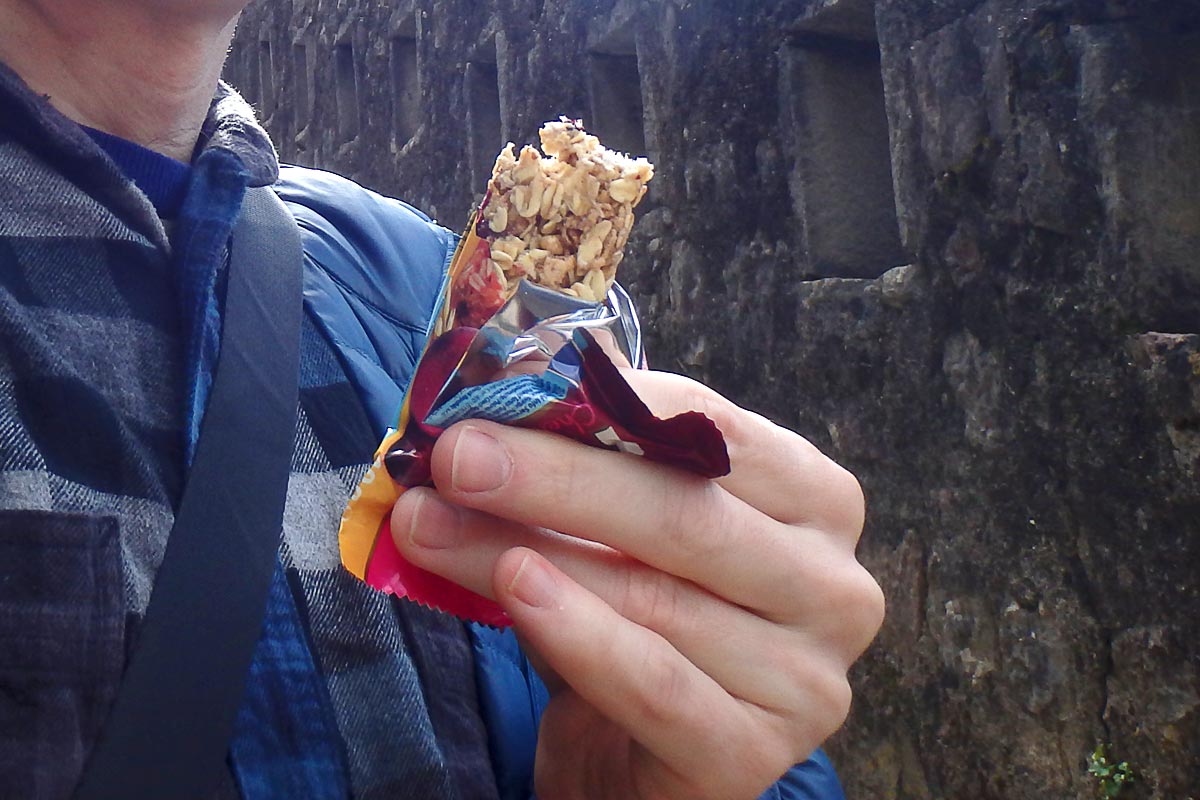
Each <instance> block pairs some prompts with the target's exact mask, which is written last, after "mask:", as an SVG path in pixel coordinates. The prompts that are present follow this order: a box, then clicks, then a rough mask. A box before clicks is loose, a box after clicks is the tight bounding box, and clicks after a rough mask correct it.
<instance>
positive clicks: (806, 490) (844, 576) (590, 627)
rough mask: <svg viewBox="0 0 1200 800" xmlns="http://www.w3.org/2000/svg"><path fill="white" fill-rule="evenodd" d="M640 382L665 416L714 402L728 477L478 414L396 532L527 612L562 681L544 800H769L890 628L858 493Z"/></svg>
mask: <svg viewBox="0 0 1200 800" xmlns="http://www.w3.org/2000/svg"><path fill="white" fill-rule="evenodd" d="M625 375H626V378H627V379H628V380H629V382H630V384H631V385H632V386H633V387H634V389H635V390H636V391H637V392H638V394H639V395H641V396H642V398H643V399H644V400H645V401H646V403H647V405H648V406H649V407H650V408H651V410H652V411H654V412H655V413H656V414H659V415H660V416H670V415H673V414H676V413H679V412H681V411H684V410H689V409H691V410H697V411H701V412H703V413H705V414H706V415H708V416H709V418H710V419H712V420H713V421H714V422H715V423H716V424H717V426H718V427H719V428H720V429H721V431H722V432H723V433H724V435H725V439H726V443H727V445H728V448H729V454H730V460H731V463H732V471H731V473H730V474H729V475H728V476H726V477H724V478H721V479H718V480H715V481H712V480H706V479H702V478H699V477H696V476H694V475H691V474H688V473H685V472H682V471H680V470H677V469H674V468H671V467H666V466H662V465H658V464H653V463H651V462H649V461H647V460H645V459H642V458H638V457H635V456H630V455H626V454H624V453H617V452H610V451H606V450H600V449H596V448H590V447H586V446H583V445H580V444H578V443H576V442H573V441H570V440H568V439H566V438H563V437H560V436H556V435H553V434H548V433H544V432H538V431H530V430H522V429H517V428H509V427H505V426H501V425H496V424H494V423H488V422H477V421H476V422H465V423H460V424H459V425H456V426H454V427H452V428H450V429H449V430H448V431H447V432H446V433H445V434H444V435H443V436H442V438H441V439H440V440H439V442H438V444H437V446H436V447H435V449H434V454H433V474H434V480H435V483H436V485H437V487H438V489H437V490H434V489H413V490H409V491H408V492H406V493H405V494H404V495H403V496H402V497H401V499H400V501H399V502H398V503H397V504H396V507H395V509H394V511H393V514H392V519H391V529H392V535H393V537H394V538H395V541H396V544H397V546H398V547H399V548H400V550H401V552H402V553H403V554H404V555H405V557H407V558H408V559H410V560H411V561H412V562H413V563H415V564H418V565H419V566H422V567H424V568H426V569H428V570H430V571H432V572H435V573H438V574H440V575H443V576H445V577H447V578H449V579H451V580H453V581H455V582H457V583H459V584H461V585H463V586H465V587H467V588H469V589H471V590H473V591H475V592H478V593H479V594H482V595H485V596H487V597H490V598H492V599H494V600H495V601H496V602H498V603H499V604H500V605H501V606H502V607H503V608H504V609H505V611H507V612H508V613H509V615H510V616H511V617H512V619H513V621H514V625H515V628H516V630H517V632H518V635H519V636H521V638H522V640H523V642H524V645H525V647H526V650H527V652H529V654H530V656H531V658H532V659H533V660H534V661H535V665H536V666H537V668H538V671H539V674H540V675H541V676H542V677H543V678H544V679H545V680H546V683H547V685H548V686H549V688H550V691H551V702H550V704H549V706H548V707H547V709H546V712H545V716H544V717H543V719H542V724H541V730H540V733H539V744H538V751H537V763H536V775H535V781H536V785H537V792H538V796H539V797H541V798H545V800H573V799H574V798H589V799H596V798H612V800H616V799H617V798H621V799H622V800H650V799H651V798H655V799H658V798H689V800H696V799H697V798H713V799H714V800H716V799H718V798H719V800H739V799H740V798H746V799H747V800H753V798H757V797H758V796H759V795H760V794H761V793H762V792H763V791H764V790H765V789H766V788H768V787H769V786H770V785H771V784H772V783H773V782H774V781H775V780H777V779H778V777H779V776H780V775H782V774H783V773H784V772H785V771H786V770H787V769H788V768H790V767H791V766H792V765H793V764H795V763H798V762H799V761H802V760H804V759H805V758H806V757H807V756H808V755H809V754H810V753H811V752H812V751H813V750H814V749H815V748H816V747H818V746H819V745H820V744H821V742H822V741H824V740H825V738H826V737H828V736H829V735H830V734H831V733H833V731H835V730H836V729H837V728H838V727H839V726H840V725H841V724H842V722H843V721H844V719H845V717H846V714H847V713H848V711H849V707H850V698H851V691H850V687H849V684H848V682H847V679H846V672H847V670H848V668H849V667H850V665H851V664H852V663H853V662H854V661H855V660H856V659H857V658H858V656H859V655H861V653H862V651H863V650H864V649H865V648H866V647H867V645H868V644H869V643H870V642H871V640H872V639H873V638H874V636H875V634H876V632H877V631H878V629H879V626H880V625H881V623H882V620H883V609H884V601H883V594H882V592H881V591H880V589H879V586H878V584H877V583H876V582H875V580H874V579H873V578H872V577H871V576H870V575H869V574H868V573H867V572H866V570H865V569H864V568H863V567H862V566H861V565H860V564H859V562H858V561H857V559H856V558H855V546H856V543H857V541H858V537H859V535H860V533H861V530H862V526H863V515H864V506H863V497H862V491H861V489H860V488H859V484H858V482H857V481H856V480H855V479H854V477H853V476H851V475H850V473H848V472H846V471H845V470H844V469H842V468H841V467H839V466H838V465H836V464H835V463H834V462H833V461H831V460H829V459H828V458H826V457H825V456H823V455H822V454H821V453H820V452H819V451H818V450H817V449H816V448H815V447H813V446H812V445H811V444H809V443H808V442H807V441H805V440H804V439H803V438H801V437H800V436H798V435H796V434H794V433H792V432H790V431H787V430H785V429H783V428H780V427H778V426H776V425H773V424H772V423H771V422H769V421H768V420H766V419H765V418H763V417H761V416H758V415H757V414H753V413H751V412H749V411H746V410H744V409H741V408H739V407H737V406H736V405H734V404H733V403H731V402H730V401H728V400H726V399H724V398H723V397H721V396H720V395H718V394H716V393H715V392H712V391H711V390H709V389H707V388H705V387H704V386H702V385H700V384H698V383H695V382H693V381H690V380H688V379H686V378H682V377H679V376H675V375H668V374H665V373H651V372H642V371H633V370H629V371H626V373H625Z"/></svg>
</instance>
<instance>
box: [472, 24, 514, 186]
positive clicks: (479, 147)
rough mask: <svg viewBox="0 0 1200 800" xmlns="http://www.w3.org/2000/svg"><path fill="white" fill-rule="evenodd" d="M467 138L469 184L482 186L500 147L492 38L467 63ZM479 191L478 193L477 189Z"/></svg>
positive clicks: (494, 51)
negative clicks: (469, 165) (469, 166)
mask: <svg viewBox="0 0 1200 800" xmlns="http://www.w3.org/2000/svg"><path fill="white" fill-rule="evenodd" d="M464 79H465V81H466V87H465V88H466V92H465V95H466V102H467V139H468V141H469V143H470V144H469V148H470V155H471V183H472V185H473V186H477V187H483V186H484V185H485V184H486V183H487V180H488V178H489V177H491V174H492V164H493V162H494V161H495V160H496V153H498V152H499V151H500V148H501V147H502V146H503V144H504V143H503V141H502V140H501V138H502V134H501V123H502V121H501V118H500V76H499V72H498V70H497V68H496V43H495V40H494V39H493V40H492V41H491V42H489V43H488V44H487V45H485V46H484V47H482V48H480V50H479V52H477V53H476V56H475V59H473V60H471V61H468V62H467V69H466V75H465V77H464ZM477 191H480V190H477Z"/></svg>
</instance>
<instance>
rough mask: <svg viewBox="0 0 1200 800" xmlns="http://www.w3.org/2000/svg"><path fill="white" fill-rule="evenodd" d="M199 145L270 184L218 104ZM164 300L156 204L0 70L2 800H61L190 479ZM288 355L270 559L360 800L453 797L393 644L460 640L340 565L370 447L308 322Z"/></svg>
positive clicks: (226, 96)
mask: <svg viewBox="0 0 1200 800" xmlns="http://www.w3.org/2000/svg"><path fill="white" fill-rule="evenodd" d="M205 135H206V138H207V141H208V145H207V146H208V147H225V148H228V149H230V150H231V151H235V152H237V153H238V154H239V157H241V158H242V160H243V162H244V164H245V165H246V167H247V169H248V170H249V172H250V174H251V179H252V180H251V182H252V183H253V184H254V185H264V184H269V183H271V182H273V180H274V179H275V174H276V170H277V165H276V162H275V157H274V152H273V150H272V149H271V147H270V144H269V142H268V141H267V139H266V137H265V135H264V134H263V133H262V131H261V130H260V129H259V128H258V127H257V125H256V124H255V123H254V121H253V118H252V115H251V114H250V112H249V109H248V108H247V107H246V106H245V105H244V104H243V103H242V101H241V100H240V98H238V97H237V96H236V94H234V93H232V92H231V91H230V90H227V89H225V88H222V90H221V91H220V92H219V93H218V97H217V100H216V101H215V102H214V106H213V111H212V112H211V114H210V118H209V120H208V122H207V123H206V126H205ZM176 293H177V285H176V277H175V276H174V275H173V274H172V270H171V252H170V246H169V244H168V237H167V234H166V231H165V230H164V228H163V225H162V223H161V222H160V221H159V219H158V217H157V216H156V215H155V213H154V210H153V208H152V207H151V206H150V204H149V202H148V201H147V200H146V199H145V197H144V196H142V195H141V194H140V193H139V192H138V191H137V190H136V189H135V188H134V187H133V186H132V185H131V184H130V183H129V181H128V180H126V179H125V178H124V177H123V176H122V175H121V174H120V173H119V171H118V170H117V169H116V167H115V165H113V164H112V162H111V161H109V160H108V158H107V157H106V156H105V155H104V154H103V153H102V152H101V151H100V150H99V148H98V147H96V146H95V145H94V144H93V143H92V142H91V140H90V139H88V137H87V136H86V135H85V134H83V133H82V132H81V131H80V130H79V129H78V128H77V127H76V126H75V125H74V124H73V123H71V122H70V121H69V120H66V119H65V118H63V117H61V116H60V115H59V114H57V113H56V112H55V111H54V110H53V109H51V108H50V106H49V105H48V104H47V103H46V102H45V101H44V100H43V99H42V98H40V97H38V96H36V95H34V94H32V93H31V92H29V91H28V89H27V88H26V87H25V86H24V85H23V84H22V83H21V81H20V79H19V78H18V77H17V76H16V75H15V74H13V73H12V72H11V71H9V70H7V68H5V67H4V66H3V65H0V800H7V799H8V798H13V800H16V799H17V798H21V800H29V799H30V798H60V797H66V796H68V795H69V793H70V791H71V788H72V787H73V785H74V781H75V780H76V778H77V776H78V774H79V773H80V770H81V769H82V766H83V764H84V762H85V760H86V758H87V756H88V753H89V750H90V748H91V746H92V743H93V742H94V740H95V737H96V735H97V732H98V731H99V729H100V726H101V725H102V724H103V721H104V717H105V714H106V712H107V709H108V707H109V704H110V703H111V701H112V697H113V694H114V692H115V688H116V686H117V685H118V683H119V680H120V675H121V670H122V668H123V664H124V660H125V657H126V655H127V653H128V651H129V648H130V647H131V646H132V645H133V643H134V642H135V641H136V633H137V628H138V623H139V621H140V619H141V616H142V614H143V613H144V611H145V608H146V604H147V602H148V599H149V594H150V589H151V586H152V585H153V581H154V575H155V572H156V570H157V568H158V566H159V563H160V562H161V559H162V555H163V551H164V548H165V544H166V540H167V536H168V533H169V531H170V528H171V525H172V522H173V518H174V517H173V509H174V508H175V506H176V504H177V503H178V501H179V498H180V495H181V492H182V486H183V480H184V475H183V469H182V464H183V443H184V433H183V425H184V420H183V409H184V405H185V397H184V393H185V391H186V390H185V376H184V366H183V352H182V348H183V344H182V342H183V340H184V335H183V331H181V329H180V328H181V325H180V323H179V320H178V313H177V309H178V298H177V294H176ZM430 301H431V298H414V299H413V302H415V303H421V304H423V306H422V307H427V306H428V304H429V303H430ZM302 354H303V356H302V357H303V360H304V366H303V368H302V378H301V395H300V412H299V415H298V422H297V425H298V428H297V438H296V446H295V451H294V453H293V458H292V468H293V474H292V478H291V482H290V484H289V488H288V503H287V508H286V512H285V521H284V545H283V548H282V550H281V557H282V559H283V563H284V566H285V567H286V568H287V570H288V577H289V582H290V583H291V584H292V587H293V591H294V593H295V594H296V596H297V602H298V603H299V604H300V606H301V609H302V613H303V615H304V617H305V623H306V629H307V632H308V634H309V635H310V637H311V646H312V648H313V652H314V654H315V656H316V659H317V662H318V665H319V667H320V668H321V670H322V673H323V674H324V675H325V677H326V681H327V684H328V688H329V694H330V698H331V700H332V704H333V708H334V711H335V715H336V717H337V722H338V725H339V728H340V732H341V735H342V737H343V739H344V745H345V748H346V752H347V755H348V760H349V762H350V766H351V779H352V785H353V790H354V795H355V796H356V797H359V798H384V797H387V798H448V799H451V800H452V799H453V798H456V797H460V796H463V797H464V800H465V797H466V794H465V793H463V792H460V790H459V788H458V784H456V783H455V781H454V780H453V777H452V774H451V770H450V769H448V767H447V764H446V758H445V754H444V753H443V751H442V749H441V747H440V746H439V744H438V741H437V738H436V736H435V733H436V731H435V724H434V720H432V719H431V717H430V714H429V711H428V708H427V706H426V703H425V700H424V698H423V695H422V684H421V675H420V673H419V670H418V668H417V666H416V665H414V659H413V656H412V655H411V654H410V652H409V649H408V644H407V641H408V640H409V639H410V638H411V637H412V630H413V626H416V627H417V628H418V629H420V630H421V631H424V630H425V629H427V628H431V629H436V630H437V633H438V636H439V637H441V640H442V641H446V642H450V643H451V645H453V646H457V647H461V648H466V647H467V644H466V640H465V634H464V632H463V629H462V626H461V625H460V624H458V623H457V622H453V621H451V622H449V623H447V622H446V621H445V620H443V619H426V618H424V617H423V616H422V613H421V612H420V611H419V610H417V611H407V610H403V609H400V608H399V607H398V606H397V605H396V604H395V602H394V601H392V600H390V599H389V598H387V597H385V596H382V595H379V594H377V593H375V592H373V591H370V590H369V589H367V588H366V587H365V586H363V585H361V584H359V583H357V582H356V581H354V579H353V578H351V576H350V575H349V574H348V573H346V572H345V571H344V570H343V569H342V568H341V567H340V564H339V561H338V553H337V545H336V530H337V522H338V518H339V516H340V514H341V510H342V506H343V504H344V502H345V500H346V498H347V497H348V495H349V493H350V492H351V490H352V489H353V487H354V486H355V484H356V483H357V481H358V479H359V477H360V476H361V475H362V473H363V471H364V470H365V468H366V463H367V461H368V460H369V459H370V457H371V454H372V451H373V448H374V446H375V444H376V435H377V434H376V432H374V431H373V430H372V429H371V426H370V424H369V423H368V421H367V419H366V416H365V414H364V412H363V410H362V405H361V401H360V400H359V398H358V397H357V396H356V394H355V391H354V389H353V387H351V385H350V384H349V382H348V381H347V378H346V375H345V373H344V372H343V370H342V369H341V367H340V365H339V362H338V359H337V356H336V354H335V353H334V352H332V350H331V348H330V346H329V345H328V343H327V342H326V340H325V339H324V337H323V336H322V334H321V332H320V331H319V330H317V329H316V328H315V327H314V326H313V324H312V323H311V321H309V320H306V322H305V327H304V339H303V344H302ZM215 589H219V587H215ZM422 635H424V634H422ZM455 643H456V644H455ZM461 691H462V692H463V693H464V695H473V693H474V691H475V688H474V684H473V683H472V682H471V680H470V675H469V670H468V672H467V674H465V676H464V681H463V685H462V687H461ZM471 796H472V797H475V796H480V797H489V796H494V794H493V795H487V794H486V793H485V794H483V795H478V794H471Z"/></svg>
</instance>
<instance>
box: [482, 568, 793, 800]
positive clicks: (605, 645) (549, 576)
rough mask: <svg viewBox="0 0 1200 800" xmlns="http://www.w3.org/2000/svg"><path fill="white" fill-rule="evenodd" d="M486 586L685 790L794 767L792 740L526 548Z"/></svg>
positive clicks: (707, 790)
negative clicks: (683, 779)
mask: <svg viewBox="0 0 1200 800" xmlns="http://www.w3.org/2000/svg"><path fill="white" fill-rule="evenodd" d="M494 588H495V593H496V597H497V600H498V601H499V602H500V604H501V605H502V606H503V607H504V609H505V610H506V611H507V612H508V613H509V614H510V615H511V616H512V618H513V620H514V622H515V623H516V625H517V628H518V630H520V631H521V633H522V634H523V636H524V637H525V639H526V640H527V641H528V642H529V644H530V645H531V646H532V647H533V648H534V649H536V650H537V651H538V652H539V653H540V654H541V656H542V657H543V658H544V659H545V661H546V662H547V664H548V665H549V666H550V667H551V668H552V669H553V670H554V671H555V672H556V673H557V674H558V675H560V676H561V677H562V678H563V679H564V680H565V681H566V682H567V683H568V684H570V686H571V687H572V688H573V690H574V691H575V692H576V693H578V694H579V695H580V696H581V697H582V698H583V699H584V700H586V701H587V703H588V704H590V705H591V706H592V707H594V708H595V709H596V710H597V711H598V712H599V713H600V714H602V715H603V716H604V717H606V718H607V719H610V720H612V721H613V722H615V723H616V724H617V725H619V726H620V727H621V728H623V729H624V730H625V731H627V732H628V734H629V735H630V736H631V737H632V738H633V739H634V740H635V741H637V742H638V743H639V744H640V745H642V747H644V748H645V749H646V750H647V751H648V752H649V753H651V754H652V755H653V756H654V758H655V759H657V760H659V761H661V762H662V763H663V764H664V765H666V766H667V767H668V768H669V770H670V771H671V772H672V773H674V774H675V775H683V776H688V778H689V779H690V781H691V782H693V783H694V786H695V787H697V788H699V787H703V790H704V791H703V792H696V793H695V794H693V795H692V796H696V797H731V796H738V794H739V793H740V792H744V790H745V786H746V785H747V782H748V781H751V783H750V785H755V784H756V783H764V782H768V781H769V778H767V781H764V776H771V777H774V776H776V775H778V774H780V773H782V772H783V771H784V770H785V769H787V767H788V766H789V765H790V764H791V763H794V761H795V759H796V755H797V754H796V752H795V747H796V745H797V743H796V742H795V741H794V740H788V741H787V742H786V744H785V745H784V744H779V743H778V742H777V741H776V739H777V737H767V736H766V735H765V734H766V733H767V731H766V730H765V729H764V728H765V726H764V723H763V722H762V719H761V718H760V717H759V716H757V715H756V714H755V712H753V711H751V710H750V709H748V708H747V707H746V706H745V705H744V704H742V703H740V702H738V701H737V700H736V699H734V698H732V697H730V696H729V695H728V694H727V693H726V692H725V691H724V690H723V689H722V688H721V687H720V685H718V684H717V683H716V682H715V681H714V680H713V679H712V678H711V677H709V676H708V675H705V674H704V673H703V672H702V671H701V670H699V669H698V668H696V667H695V666H694V665H693V664H691V663H690V662H689V661H688V660H687V659H685V658H683V657H682V656H681V655H680V654H679V653H678V652H677V651H676V650H675V649H674V648H673V647H671V645H670V644H669V643H668V642H666V641H665V640H664V639H663V638H662V637H660V636H658V635H657V634H655V633H653V632H651V631H649V630H646V629H645V628H642V627H640V626H638V625H635V624H634V623H632V622H630V621H629V620H626V619H624V618H623V617H621V616H620V615H619V614H617V613H616V612H615V611H614V610H613V609H611V608H609V607H608V606H607V605H606V604H605V603H604V602H602V601H601V600H600V599H599V598H597V597H596V596H595V595H593V594H591V593H590V592H587V591H586V590H585V589H583V588H582V587H580V586H579V585H578V584H575V583H574V582H573V581H571V580H570V579H569V578H568V577H567V576H566V575H564V574H563V573H561V572H559V571H558V570H556V569H555V568H554V567H553V566H552V565H550V564H549V562H547V561H545V560H544V559H542V558H541V557H540V556H538V555H537V554H536V553H534V552H533V551H530V550H525V549H518V550H514V551H510V552H509V553H506V554H505V555H504V557H502V558H501V560H500V563H499V564H498V565H497V570H496V582H495V587H494ZM768 738H769V739H770V741H768ZM814 746H815V744H814Z"/></svg>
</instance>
